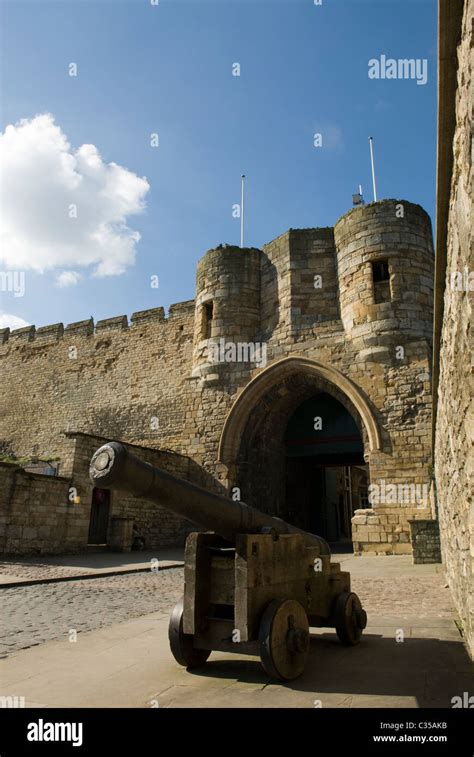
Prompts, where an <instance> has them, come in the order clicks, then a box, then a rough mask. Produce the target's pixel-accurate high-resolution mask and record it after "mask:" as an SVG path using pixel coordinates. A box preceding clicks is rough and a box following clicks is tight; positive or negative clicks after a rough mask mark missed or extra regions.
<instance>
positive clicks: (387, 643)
mask: <svg viewBox="0 0 474 757" xmlns="http://www.w3.org/2000/svg"><path fill="white" fill-rule="evenodd" d="M188 673H189V675H193V676H200V677H204V678H206V677H211V678H214V679H216V678H217V679H229V680H234V681H235V679H237V680H238V681H240V682H242V683H247V684H261V685H264V686H265V685H270V686H272V687H273V686H283V687H284V688H285V689H287V690H288V689H290V690H291V691H293V692H308V693H313V694H315V693H316V692H317V694H318V695H321V697H320V698H321V700H322V703H323V706H324V695H325V694H338V695H340V696H348V697H360V696H361V695H362V696H363V695H367V696H371V697H373V696H378V697H380V698H381V699H382V700H383V699H384V698H386V697H390V698H393V697H403V698H406V697H409V698H414V699H415V700H416V705H417V706H418V707H451V706H452V705H451V699H452V697H454V696H457V695H462V691H464V690H466V691H469V690H472V688H473V683H474V679H473V666H472V663H471V662H470V661H469V658H468V656H467V653H466V651H465V649H464V647H463V645H462V644H460V643H459V642H458V641H442V640H439V639H433V638H427V639H424V638H410V639H406V640H405V641H404V642H396V641H395V639H387V638H384V637H382V636H381V635H379V634H375V633H368V634H366V635H365V636H364V639H363V641H362V642H361V644H360V645H359V646H357V647H344V646H342V645H341V644H340V643H339V641H338V640H337V637H336V635H335V634H334V633H323V634H318V635H317V636H315V635H313V636H312V639H311V651H310V655H309V659H308V663H307V666H306V670H305V672H304V674H303V675H302V676H301V677H300V678H298V679H297V680H296V681H290V682H286V683H280V682H278V683H277V682H275V681H272V680H271V679H269V678H268V676H267V675H266V673H265V672H264V671H263V669H262V667H261V665H260V662H259V660H258V659H257V658H255V659H252V658H248V659H246V660H242V659H232V657H231V656H230V655H229V658H228V659H226V660H223V659H219V660H213V659H212V655H211V657H210V658H209V660H208V662H207V663H206V665H205V666H204V667H202V668H200V669H194V670H190V671H188Z"/></svg>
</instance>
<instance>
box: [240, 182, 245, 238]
mask: <svg viewBox="0 0 474 757" xmlns="http://www.w3.org/2000/svg"><path fill="white" fill-rule="evenodd" d="M240 178H241V182H242V183H241V194H240V246H241V247H243V246H244V180H245V174H244V173H243V174H242V176H241V177H240Z"/></svg>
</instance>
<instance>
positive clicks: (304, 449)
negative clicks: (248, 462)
mask: <svg viewBox="0 0 474 757" xmlns="http://www.w3.org/2000/svg"><path fill="white" fill-rule="evenodd" d="M284 441H285V462H286V466H285V479H286V480H285V495H286V496H285V500H286V503H285V504H286V508H285V509H286V512H287V518H288V520H289V521H290V523H294V524H295V525H297V526H299V527H300V528H303V529H304V530H306V531H310V532H312V533H316V534H318V535H319V536H322V537H323V538H324V539H326V540H327V541H330V542H337V541H342V542H343V541H350V540H351V518H352V516H353V514H354V510H356V509H358V508H363V507H366V506H367V487H368V476H369V471H368V466H367V465H366V464H365V461H364V454H363V452H364V448H363V441H362V438H361V434H360V431H359V428H358V426H357V424H356V422H355V420H354V419H353V417H352V415H351V414H350V413H349V411H348V410H347V409H346V408H345V407H344V406H343V405H342V404H341V403H340V402H339V401H338V400H336V399H335V398H334V397H332V396H331V395H329V394H327V393H326V392H320V393H319V394H317V395H315V396H313V397H311V398H310V399H307V400H305V401H304V402H303V403H302V404H301V405H299V407H297V408H296V410H295V412H294V413H293V415H292V416H291V418H290V419H289V421H288V425H287V428H286V433H285V440H284Z"/></svg>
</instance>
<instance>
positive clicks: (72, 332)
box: [0, 300, 194, 345]
mask: <svg viewBox="0 0 474 757" xmlns="http://www.w3.org/2000/svg"><path fill="white" fill-rule="evenodd" d="M190 314H192V315H194V300H185V301H184V302H177V303H174V304H173V305H170V307H169V311H168V316H166V315H165V309H164V307H157V308H149V309H148V310H138V311H137V312H135V313H132V315H131V317H130V322H129V319H128V316H126V315H117V316H113V317H112V318H104V319H102V320H100V321H97V322H94V319H93V318H88V319H86V320H84V321H75V322H74V323H69V324H67V325H66V326H64V324H63V323H51V324H48V325H47V326H40V327H39V328H36V326H24V327H22V328H20V329H9V328H4V329H0V345H2V344H6V343H7V342H8V343H14V344H17V343H30V342H34V343H35V344H52V343H54V342H58V341H60V340H61V339H71V338H75V337H93V336H99V335H100V336H103V334H104V333H108V332H111V331H127V330H133V329H136V328H138V327H139V326H143V325H148V324H153V323H161V324H164V325H168V324H170V325H172V324H173V323H175V322H176V321H178V320H179V319H182V318H183V316H189V315H190Z"/></svg>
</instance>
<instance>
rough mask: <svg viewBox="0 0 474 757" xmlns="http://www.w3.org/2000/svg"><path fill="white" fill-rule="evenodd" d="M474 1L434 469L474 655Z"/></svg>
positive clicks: (466, 24) (466, 31)
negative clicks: (468, 284)
mask: <svg viewBox="0 0 474 757" xmlns="http://www.w3.org/2000/svg"><path fill="white" fill-rule="evenodd" d="M473 16H474V2H473V1H472V0H469V1H468V2H466V3H465V7H464V18H463V27H462V38H461V43H460V46H459V48H458V61H459V68H458V89H457V94H456V131H455V137H454V145H453V150H454V166H453V175H452V184H451V199H450V207H449V220H448V246H447V271H446V285H445V286H446V288H445V297H444V321H443V331H442V339H441V350H440V377H439V392H438V412H437V419H436V442H435V473H436V488H437V499H438V509H439V520H440V531H441V547H442V553H443V561H444V563H445V565H446V573H447V577H448V581H449V584H450V587H451V590H452V592H453V595H454V598H455V601H456V604H457V607H458V610H459V612H460V615H461V619H462V622H463V624H464V632H465V636H466V640H467V644H468V647H469V648H470V650H471V654H472V655H473V656H474V498H473V481H474V455H473V442H474V412H473V396H474V391H473V389H474V381H473V373H472V357H473V332H472V317H473V297H474V292H473V291H472V283H471V284H470V287H471V288H470V289H469V286H465V285H462V286H459V282H460V278H461V280H462V281H465V275H466V271H467V272H468V274H469V273H470V279H471V281H472V278H473V277H474V273H473V272H474V255H473V216H472V181H473V175H472V152H471V150H472V138H473V124H472V110H473V86H474V84H473V80H472V47H473V31H472V29H473V21H474V19H473Z"/></svg>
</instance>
